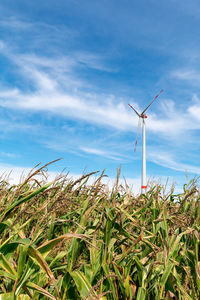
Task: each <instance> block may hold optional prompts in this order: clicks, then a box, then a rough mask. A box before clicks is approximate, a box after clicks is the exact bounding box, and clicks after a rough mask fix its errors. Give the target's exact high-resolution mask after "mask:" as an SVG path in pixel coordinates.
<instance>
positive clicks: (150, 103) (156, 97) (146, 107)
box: [141, 90, 164, 115]
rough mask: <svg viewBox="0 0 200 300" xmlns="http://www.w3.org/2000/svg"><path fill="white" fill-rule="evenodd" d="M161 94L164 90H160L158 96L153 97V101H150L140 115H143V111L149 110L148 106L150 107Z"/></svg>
mask: <svg viewBox="0 0 200 300" xmlns="http://www.w3.org/2000/svg"><path fill="white" fill-rule="evenodd" d="M162 92H164V90H161V91H160V92H159V93H158V95H156V96H155V98H154V99H153V101H151V103H150V104H149V105H148V106H147V107H146V108H145V110H143V112H142V113H141V115H142V114H144V113H145V111H146V110H147V109H148V108H149V106H150V105H151V104H152V103H153V102H154V101H155V100H156V99H157V98H158V96H160V94H161V93H162Z"/></svg>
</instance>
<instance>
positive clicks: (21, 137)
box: [0, 0, 200, 187]
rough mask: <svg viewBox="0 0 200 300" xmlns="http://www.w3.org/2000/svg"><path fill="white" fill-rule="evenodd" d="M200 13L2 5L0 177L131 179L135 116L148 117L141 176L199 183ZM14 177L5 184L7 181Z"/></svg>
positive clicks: (193, 7)
mask: <svg viewBox="0 0 200 300" xmlns="http://www.w3.org/2000/svg"><path fill="white" fill-rule="evenodd" d="M199 28H200V4H199V2H198V1H194V0H190V1H188V0H187V1H185V0H183V1H174V0H173V1H172V0H168V1H158V0H149V1H144V0H135V1H130V0H123V1H119V0H115V1H114V0H109V1H105V0H101V1H99V0H98V1H97V0H92V1H91V0H90V1H89V0H85V1H80V0H79V1H78V0H65V1H64V0H57V1H52V0H48V1H38V0H35V1H25V0H17V1H16V0H9V1H1V3H0V63H1V70H0V140H1V143H0V144H1V148H0V167H1V169H2V172H3V171H9V170H10V169H13V170H20V171H21V170H22V169H28V168H30V167H33V166H34V165H36V164H37V163H39V162H41V163H46V162H48V161H51V160H54V159H56V158H59V157H63V160H62V161H60V162H59V163H57V164H55V165H53V166H51V167H50V171H52V172H60V171H62V169H64V168H65V169H66V171H70V174H72V175H74V176H78V175H79V174H81V173H82V172H83V171H86V172H87V171H88V172H90V171H95V170H100V171H101V170H103V169H106V174H107V175H108V176H109V177H110V178H114V177H115V175H116V169H117V168H118V167H119V165H120V163H121V165H122V177H123V176H125V177H126V178H127V179H128V181H129V182H130V183H131V184H133V185H134V186H135V187H137V186H139V182H140V173H141V134H140V138H139V141H138V148H137V152H136V153H134V151H133V150H134V142H135V137H136V131H137V122H138V119H137V116H136V115H135V114H134V113H133V111H131V110H130V108H129V107H128V103H131V104H132V105H133V106H134V107H136V109H138V110H139V111H141V110H142V109H143V108H144V107H146V106H147V104H148V103H149V102H150V101H151V100H152V99H153V98H154V96H155V95H156V94H157V93H158V92H159V91H160V90H161V89H164V93H163V94H162V95H161V96H160V97H159V99H158V101H157V103H156V102H155V103H154V104H153V105H152V106H151V108H150V109H149V110H148V113H147V115H148V119H147V175H148V178H155V179H156V180H158V179H159V178H162V179H163V180H164V181H165V180H166V178H167V177H169V178H170V180H171V181H175V182H176V184H177V186H180V185H182V184H183V183H184V181H186V172H187V174H189V176H190V178H192V177H194V176H197V175H200V159H199V148H200V139H199V133H200V71H199V70H200V35H199ZM13 176H14V175H13Z"/></svg>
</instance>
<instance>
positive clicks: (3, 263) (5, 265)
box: [0, 253, 17, 276]
mask: <svg viewBox="0 0 200 300" xmlns="http://www.w3.org/2000/svg"><path fill="white" fill-rule="evenodd" d="M0 267H1V268H2V269H4V270H5V271H6V272H8V273H11V274H12V275H15V276H16V275H17V272H16V271H15V270H14V268H13V267H12V266H11V264H10V263H9V261H8V260H7V259H6V258H5V256H4V255H3V254H2V253H0Z"/></svg>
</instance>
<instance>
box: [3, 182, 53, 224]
mask: <svg viewBox="0 0 200 300" xmlns="http://www.w3.org/2000/svg"><path fill="white" fill-rule="evenodd" d="M52 183H53V182H50V183H48V184H46V185H45V186H43V187H41V188H39V189H37V190H35V191H34V192H32V193H31V194H29V195H28V196H26V197H23V198H21V199H20V200H16V201H14V203H13V204H12V205H10V206H9V208H7V209H6V211H5V213H4V214H3V216H2V217H1V221H0V222H2V221H3V220H5V219H6V218H7V217H8V216H9V215H10V214H11V212H12V211H13V210H14V209H15V208H16V207H17V206H19V205H20V204H22V203H24V202H26V201H28V200H30V199H31V198H33V197H35V196H36V195H38V194H39V193H42V192H43V191H45V190H46V189H48V187H50V185H52Z"/></svg>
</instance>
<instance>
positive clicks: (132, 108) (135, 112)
mask: <svg viewBox="0 0 200 300" xmlns="http://www.w3.org/2000/svg"><path fill="white" fill-rule="evenodd" d="M128 105H129V106H130V108H132V110H134V112H135V113H136V114H137V115H138V117H140V114H139V113H138V112H137V110H136V109H135V108H134V107H133V106H132V105H130V104H128Z"/></svg>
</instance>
